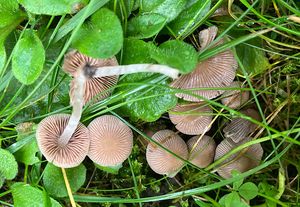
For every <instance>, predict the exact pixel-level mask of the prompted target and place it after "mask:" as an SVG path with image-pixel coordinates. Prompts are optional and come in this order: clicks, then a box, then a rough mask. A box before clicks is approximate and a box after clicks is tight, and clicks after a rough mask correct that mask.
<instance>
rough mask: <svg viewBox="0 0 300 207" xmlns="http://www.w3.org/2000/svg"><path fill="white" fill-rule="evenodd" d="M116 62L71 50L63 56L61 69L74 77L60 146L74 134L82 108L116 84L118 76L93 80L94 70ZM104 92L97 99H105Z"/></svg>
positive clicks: (112, 59)
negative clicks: (69, 106)
mask: <svg viewBox="0 0 300 207" xmlns="http://www.w3.org/2000/svg"><path fill="white" fill-rule="evenodd" d="M117 64H118V62H117V60H116V59H115V58H114V57H113V58H109V59H95V58H91V57H88V56H86V55H84V54H81V53H79V52H78V51H76V50H73V51H71V52H69V53H68V54H66V55H65V59H64V64H63V69H64V71H66V72H67V73H69V74H70V75H72V76H73V77H74V79H73V80H72V82H71V90H70V99H71V105H72V106H73V110H72V115H71V117H70V119H69V122H68V124H67V126H66V128H65V129H64V131H63V133H62V134H61V136H60V138H59V140H58V141H59V142H60V145H67V143H68V142H69V140H70V138H71V137H72V134H73V133H74V131H75V129H76V127H77V125H78V123H79V121H80V118H81V114H82V107H83V106H84V104H85V103H86V102H88V101H89V100H91V99H92V98H93V97H94V96H95V95H97V94H98V93H100V92H102V91H105V90H107V89H109V88H110V87H111V86H112V85H114V84H116V83H117V80H118V76H111V77H102V78H94V77H93V75H94V73H95V71H96V70H98V69H100V68H101V67H102V66H105V65H114V66H115V65H117ZM108 95H109V92H105V93H104V94H103V95H102V96H100V97H99V98H105V97H107V96H108Z"/></svg>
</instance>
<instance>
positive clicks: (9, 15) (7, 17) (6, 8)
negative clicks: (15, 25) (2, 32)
mask: <svg viewBox="0 0 300 207" xmlns="http://www.w3.org/2000/svg"><path fill="white" fill-rule="evenodd" d="M22 14H23V13H22V12H21V11H20V9H19V4H18V1H17V0H9V1H7V0H0V15H1V19H0V28H3V27H6V26H9V25H10V24H11V23H12V22H14V21H15V20H16V19H18V18H19V17H20V16H21V15H22Z"/></svg>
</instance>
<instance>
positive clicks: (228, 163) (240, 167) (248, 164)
mask: <svg viewBox="0 0 300 207" xmlns="http://www.w3.org/2000/svg"><path fill="white" fill-rule="evenodd" d="M248 140H249V139H248ZM245 141H247V140H245ZM242 143H244V142H240V143H238V144H237V143H234V142H232V141H231V140H230V139H225V140H223V141H222V142H221V143H220V144H219V145H218V146H217V148H216V153H215V160H218V159H220V158H221V157H223V156H224V155H225V154H226V153H228V152H229V151H231V150H232V149H234V148H235V147H237V146H239V145H240V144H242ZM262 156H263V149H262V147H261V145H260V144H254V145H251V146H250V147H248V148H247V149H246V151H241V152H238V153H235V154H233V155H231V156H229V158H228V159H226V160H225V161H223V162H222V166H220V167H219V168H217V172H218V174H219V175H220V176H221V177H223V178H230V177H231V172H232V170H237V171H239V172H241V173H243V172H246V171H248V170H250V169H252V168H254V167H256V166H258V165H259V163H260V161H261V159H262Z"/></svg>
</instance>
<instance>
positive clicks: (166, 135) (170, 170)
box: [146, 129, 188, 177]
mask: <svg viewBox="0 0 300 207" xmlns="http://www.w3.org/2000/svg"><path fill="white" fill-rule="evenodd" d="M152 139H153V140H155V141H157V142H159V143H160V144H161V145H162V146H164V147H165V148H167V149H169V150H170V151H171V152H173V153H175V154H176V155H178V156H180V157H182V158H183V159H187V157H188V149H187V145H186V143H185V142H184V141H183V139H182V138H181V137H180V136H178V135H177V134H175V133H174V132H173V131H171V130H167V129H165V130H161V131H158V132H156V133H155V134H154V135H153V136H152ZM146 159H147V162H148V164H149V166H150V168H151V169H152V170H153V171H154V172H156V173H157V174H160V175H167V176H169V177H173V176H175V175H176V174H177V172H178V171H179V170H180V169H181V168H182V167H183V165H184V162H183V161H182V160H180V159H178V158H177V157H175V156H174V155H172V154H171V153H169V152H167V151H166V150H164V149H162V148H160V147H159V146H157V145H155V144H154V143H149V144H148V146H147V151H146Z"/></svg>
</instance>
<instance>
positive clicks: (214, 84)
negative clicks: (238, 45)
mask: <svg viewBox="0 0 300 207" xmlns="http://www.w3.org/2000/svg"><path fill="white" fill-rule="evenodd" d="M208 34H209V35H210V37H209V36H208ZM215 34H216V27H213V28H209V29H207V30H204V31H201V32H200V34H199V37H200V39H201V38H202V43H201V44H202V45H201V46H202V49H203V46H205V47H206V46H207V45H209V44H210V43H211V41H212V40H213V38H214V37H215ZM222 42H223V41H220V42H219V43H217V45H219V44H221V43H222ZM237 67H238V65H237V62H236V60H235V58H234V55H233V53H232V52H231V51H230V50H226V51H224V52H221V53H219V54H217V55H215V56H213V57H211V58H208V59H206V60H204V61H203V62H200V63H198V65H197V66H196V68H195V70H194V71H193V72H191V73H189V74H186V75H182V76H180V77H179V78H178V79H176V80H174V81H173V82H172V83H171V86H172V87H174V88H180V89H195V88H222V87H228V86H229V85H230V84H231V83H232V81H233V79H234V77H235V71H236V69H237ZM190 92H191V93H193V94H195V95H199V96H203V97H204V98H207V99H213V98H215V97H217V96H219V95H221V94H222V93H224V91H223V90H207V89H203V90H201V89H199V90H191V91H190ZM176 96H177V97H179V98H183V99H184V100H187V101H193V102H200V101H203V100H202V99H201V98H197V97H194V96H192V95H189V94H185V93H177V94H176Z"/></svg>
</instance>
